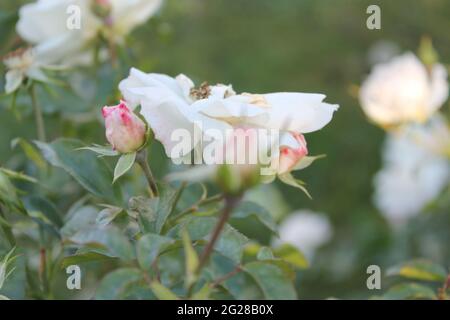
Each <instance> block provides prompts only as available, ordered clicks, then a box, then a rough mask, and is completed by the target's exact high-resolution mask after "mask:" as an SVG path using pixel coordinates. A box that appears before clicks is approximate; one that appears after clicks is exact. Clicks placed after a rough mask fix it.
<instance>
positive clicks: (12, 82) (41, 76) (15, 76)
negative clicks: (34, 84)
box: [3, 48, 48, 94]
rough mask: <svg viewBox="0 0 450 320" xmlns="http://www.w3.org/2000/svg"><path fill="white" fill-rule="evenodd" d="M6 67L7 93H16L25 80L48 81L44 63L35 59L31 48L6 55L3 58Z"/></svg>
mask: <svg viewBox="0 0 450 320" xmlns="http://www.w3.org/2000/svg"><path fill="white" fill-rule="evenodd" d="M3 63H4V64H5V66H6V69H7V72H6V76H5V77H6V83H5V93H6V94H9V93H12V92H14V91H16V90H17V89H18V88H19V87H20V85H21V84H22V83H23V81H24V80H25V78H30V79H34V80H37V81H44V82H45V81H47V80H48V79H47V76H46V75H45V73H44V72H43V71H42V70H41V68H42V67H43V65H42V63H41V62H40V61H38V60H37V59H36V57H35V54H34V51H33V49H31V48H27V49H18V50H16V51H13V52H11V53H9V54H8V55H6V56H5V57H4V58H3Z"/></svg>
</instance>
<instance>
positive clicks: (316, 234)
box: [273, 210, 333, 259]
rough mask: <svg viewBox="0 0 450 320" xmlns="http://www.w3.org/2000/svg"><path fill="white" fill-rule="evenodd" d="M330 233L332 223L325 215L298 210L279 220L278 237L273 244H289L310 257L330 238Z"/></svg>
mask: <svg viewBox="0 0 450 320" xmlns="http://www.w3.org/2000/svg"><path fill="white" fill-rule="evenodd" d="M332 233H333V230H332V225H331V224H330V222H329V220H328V218H327V217H326V216H325V215H323V214H320V213H315V212H313V211H310V210H298V211H295V212H293V213H291V214H290V215H288V216H287V217H286V218H285V219H284V220H283V221H282V222H281V224H280V227H279V234H280V238H279V239H275V240H274V241H273V244H274V246H277V245H280V244H283V243H288V244H291V245H293V246H295V247H297V248H298V249H299V250H300V251H302V252H303V253H304V254H305V255H306V256H307V257H308V258H309V259H312V258H313V256H314V252H315V251H316V250H317V249H318V248H319V247H320V246H322V245H324V244H325V243H326V242H328V241H329V240H330V239H331V236H332Z"/></svg>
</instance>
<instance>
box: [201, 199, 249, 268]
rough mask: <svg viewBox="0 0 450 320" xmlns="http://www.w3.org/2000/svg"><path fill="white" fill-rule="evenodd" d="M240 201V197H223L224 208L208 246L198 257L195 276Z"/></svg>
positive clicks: (203, 264) (209, 254)
mask: <svg viewBox="0 0 450 320" xmlns="http://www.w3.org/2000/svg"><path fill="white" fill-rule="evenodd" d="M240 200H241V196H225V207H224V208H223V211H222V214H221V216H220V218H219V221H218V222H217V224H216V226H215V228H214V231H213V233H212V236H211V239H210V240H209V242H208V244H207V245H206V247H205V249H204V250H203V253H202V254H201V256H200V262H199V264H198V267H197V272H196V273H197V274H199V273H200V271H201V270H202V269H203V267H204V266H205V265H206V263H207V262H208V260H209V257H210V256H211V253H212V251H213V248H214V245H215V244H216V242H217V239H219V236H220V233H221V232H222V230H223V227H224V226H225V223H226V222H227V221H228V219H229V218H230V216H231V214H232V213H233V210H234V208H236V206H237V205H238V203H239V201H240Z"/></svg>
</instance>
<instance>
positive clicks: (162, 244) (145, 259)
mask: <svg viewBox="0 0 450 320" xmlns="http://www.w3.org/2000/svg"><path fill="white" fill-rule="evenodd" d="M174 242H175V240H174V239H171V238H168V237H164V236H160V235H158V234H153V233H148V234H145V235H144V236H142V237H141V238H140V239H139V241H138V243H137V248H136V251H137V259H138V262H139V265H140V266H141V268H142V269H144V270H150V269H151V267H152V265H153V263H154V262H155V260H156V258H157V257H158V255H159V254H160V253H161V252H162V251H164V250H165V249H166V248H167V247H168V246H169V245H171V244H173V243H174Z"/></svg>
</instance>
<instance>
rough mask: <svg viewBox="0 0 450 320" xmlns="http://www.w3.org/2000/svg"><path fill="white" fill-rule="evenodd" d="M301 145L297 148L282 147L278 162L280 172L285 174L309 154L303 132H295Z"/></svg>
mask: <svg viewBox="0 0 450 320" xmlns="http://www.w3.org/2000/svg"><path fill="white" fill-rule="evenodd" d="M292 135H293V136H294V138H295V140H297V142H298V144H299V145H300V146H299V147H298V148H297V149H293V148H290V147H281V148H280V158H279V164H278V174H283V173H286V172H289V171H291V170H292V169H293V168H294V167H295V165H296V164H297V163H298V162H299V161H300V160H301V159H302V158H303V157H304V156H306V155H307V154H308V149H307V148H306V140H305V137H304V136H303V135H302V134H298V133H293V134H292Z"/></svg>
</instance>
